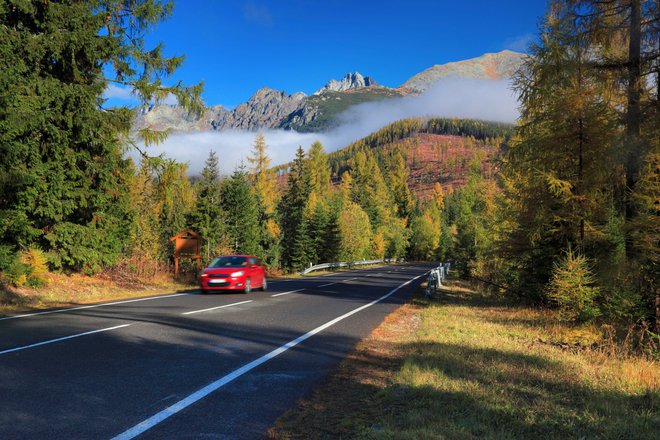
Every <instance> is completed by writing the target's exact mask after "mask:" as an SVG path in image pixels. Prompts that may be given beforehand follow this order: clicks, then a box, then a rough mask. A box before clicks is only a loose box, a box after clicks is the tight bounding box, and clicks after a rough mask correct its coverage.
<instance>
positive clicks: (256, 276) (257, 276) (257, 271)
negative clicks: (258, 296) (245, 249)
mask: <svg viewBox="0 0 660 440" xmlns="http://www.w3.org/2000/svg"><path fill="white" fill-rule="evenodd" d="M248 268H249V270H250V272H249V274H250V281H251V282H252V285H253V286H254V287H257V286H261V284H262V283H263V282H264V276H263V272H262V271H261V268H260V267H259V266H258V265H257V258H256V257H250V259H249V260H248Z"/></svg>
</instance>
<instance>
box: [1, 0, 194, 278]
mask: <svg viewBox="0 0 660 440" xmlns="http://www.w3.org/2000/svg"><path fill="white" fill-rule="evenodd" d="M170 11H171V5H170V4H169V3H168V2H161V1H157V0H131V1H124V0H96V1H90V2H83V1H69V2H56V1H50V2H49V1H43V0H31V1H30V0H25V1H20V2H18V1H11V2H7V1H5V2H2V3H0V54H1V55H0V163H2V165H3V166H2V169H0V242H2V243H3V244H5V245H9V246H12V247H14V248H18V247H28V246H38V247H41V248H43V249H44V250H47V251H48V254H49V259H50V262H51V265H52V266H61V267H65V268H71V269H85V270H87V271H95V270H98V269H100V268H101V267H103V266H105V265H108V264H112V263H114V262H115V261H116V260H117V259H118V257H119V256H120V254H121V253H122V252H123V251H124V249H125V247H127V245H128V238H129V235H130V229H131V228H130V221H131V218H132V215H133V213H132V211H133V210H132V209H131V206H130V205H129V197H128V194H129V188H128V180H129V175H128V174H127V170H129V169H130V167H129V165H128V163H127V160H126V159H125V158H124V155H123V153H124V151H123V147H124V145H123V140H122V135H125V134H127V133H128V130H129V128H130V122H131V120H132V112H131V111H129V110H127V109H121V108H114V109H103V104H104V102H103V100H102V98H101V97H102V95H103V92H104V90H105V88H106V86H107V84H108V81H109V79H108V78H106V77H105V76H104V73H105V72H112V78H110V79H111V80H112V81H115V82H118V83H121V84H124V85H126V86H128V87H130V88H131V89H133V90H134V91H135V92H136V94H137V96H138V97H139V98H140V99H142V100H143V101H153V100H156V99H158V98H164V97H165V96H167V95H168V94H169V93H174V94H175V95H177V96H178V97H179V98H180V100H181V102H182V103H183V104H185V105H186V106H188V107H189V108H193V107H194V108H199V105H198V104H199V103H200V101H199V92H200V91H201V89H200V88H199V87H194V88H190V89H189V88H184V87H174V88H172V87H166V86H165V85H164V84H163V82H162V79H163V78H165V77H167V76H168V75H169V74H171V73H173V72H174V70H175V69H176V68H177V67H178V66H179V65H180V64H181V62H182V60H183V59H182V58H181V57H175V58H169V59H168V58H166V57H164V56H163V55H162V48H161V47H160V46H159V47H157V48H156V49H155V50H147V49H146V48H145V45H144V38H143V36H144V33H145V31H147V30H148V29H150V28H151V27H153V26H154V25H155V24H156V23H157V22H158V21H160V20H161V19H163V18H165V17H166V16H167V15H168V14H169V13H170ZM153 138H154V137H153V136H152V139H153Z"/></svg>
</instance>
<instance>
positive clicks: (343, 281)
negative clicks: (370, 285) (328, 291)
mask: <svg viewBox="0 0 660 440" xmlns="http://www.w3.org/2000/svg"><path fill="white" fill-rule="evenodd" d="M358 278H359V277H355V278H349V279H347V280H341V281H335V282H334V283H328V284H321V285H320V286H316V287H328V286H334V285H335V284H339V283H345V282H347V281H353V280H357V279H358Z"/></svg>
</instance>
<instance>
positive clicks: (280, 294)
mask: <svg viewBox="0 0 660 440" xmlns="http://www.w3.org/2000/svg"><path fill="white" fill-rule="evenodd" d="M302 290H305V289H298V290H291V291H289V292H283V293H276V294H275V295H271V297H272V298H275V297H276V296H282V295H288V294H289V293H296V292H300V291H302Z"/></svg>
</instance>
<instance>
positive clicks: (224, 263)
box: [209, 257, 247, 268]
mask: <svg viewBox="0 0 660 440" xmlns="http://www.w3.org/2000/svg"><path fill="white" fill-rule="evenodd" d="M245 266H247V258H246V257H218V258H216V259H215V260H213V261H212V262H211V265H210V266H209V267H214V268H217V267H220V268H221V267H245Z"/></svg>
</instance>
